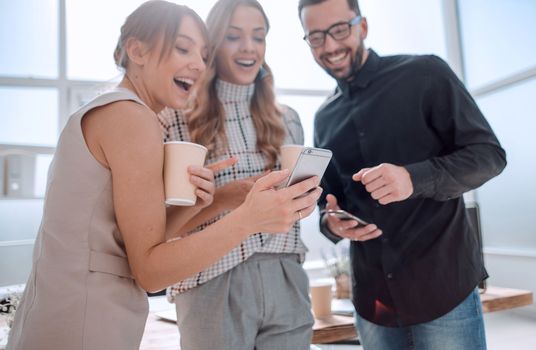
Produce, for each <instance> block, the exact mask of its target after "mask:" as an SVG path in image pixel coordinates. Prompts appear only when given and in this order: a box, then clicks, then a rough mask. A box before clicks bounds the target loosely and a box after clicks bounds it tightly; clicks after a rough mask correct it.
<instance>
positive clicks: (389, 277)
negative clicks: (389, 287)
mask: <svg viewBox="0 0 536 350" xmlns="http://www.w3.org/2000/svg"><path fill="white" fill-rule="evenodd" d="M393 277H394V275H393V274H392V273H391V272H389V273H388V274H387V279H388V280H392V279H393Z"/></svg>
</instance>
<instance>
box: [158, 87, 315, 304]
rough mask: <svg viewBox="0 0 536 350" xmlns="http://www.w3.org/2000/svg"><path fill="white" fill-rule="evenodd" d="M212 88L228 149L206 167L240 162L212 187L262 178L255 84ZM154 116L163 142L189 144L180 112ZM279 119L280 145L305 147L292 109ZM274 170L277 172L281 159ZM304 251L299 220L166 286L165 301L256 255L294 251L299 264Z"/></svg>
mask: <svg viewBox="0 0 536 350" xmlns="http://www.w3.org/2000/svg"><path fill="white" fill-rule="evenodd" d="M216 89H217V92H218V97H219V99H220V101H221V102H222V103H223V106H224V109H225V132H226V135H227V139H228V143H229V149H228V151H227V152H226V153H225V154H223V155H219V156H216V157H214V156H212V157H210V158H209V159H207V163H208V164H210V163H213V162H216V161H218V160H221V159H225V158H228V157H229V156H236V157H237V158H238V159H239V162H238V163H237V164H236V165H235V166H233V167H231V168H229V169H225V170H223V171H220V172H219V173H217V174H215V182H216V186H217V187H219V186H223V185H225V184H226V183H228V182H231V181H235V180H239V179H243V178H247V177H250V176H255V175H259V174H262V173H263V172H264V169H265V167H266V162H267V161H266V157H265V156H264V155H263V154H262V153H261V152H260V151H259V150H257V147H256V145H257V137H256V132H255V126H254V124H253V120H252V117H251V113H250V110H249V105H250V101H251V97H252V95H253V92H254V85H253V84H251V85H235V84H231V83H228V82H224V81H221V80H218V81H217V82H216ZM158 117H159V121H160V124H161V126H162V130H163V133H164V141H191V139H190V135H189V133H188V127H187V124H186V120H185V117H184V114H183V113H181V111H179V110H172V109H165V110H164V111H162V112H161V113H160V114H159V116H158ZM283 120H284V124H285V126H286V131H287V135H286V137H285V141H284V144H303V128H302V125H301V122H300V118H299V116H298V114H297V113H296V112H295V111H294V110H293V109H291V108H289V107H286V106H283ZM275 168H276V169H280V168H281V165H280V163H279V161H278V162H277V164H276V166H275ZM228 213H229V212H228V211H226V212H223V213H221V214H220V215H219V216H217V217H215V218H214V219H211V220H209V221H207V222H205V223H203V224H202V225H200V226H199V227H197V228H196V229H194V230H193V231H192V232H190V234H195V232H198V231H201V230H203V229H204V228H205V227H207V226H208V225H210V224H213V223H214V222H216V221H218V220H219V219H221V218H222V217H224V216H225V215H226V214H228ZM306 252H307V248H306V247H305V245H304V243H303V242H302V240H301V238H300V224H299V222H296V223H295V224H294V226H293V227H292V228H291V230H290V231H289V232H288V233H287V234H270V233H264V232H259V233H256V234H253V235H251V236H250V237H249V238H248V239H246V240H245V241H243V242H242V243H241V244H240V245H239V246H238V247H236V248H234V249H233V250H231V251H230V252H229V253H228V254H227V255H225V256H224V257H223V258H221V259H220V260H219V261H217V262H216V263H214V264H213V265H212V266H210V267H208V268H207V269H205V270H203V271H201V272H199V273H198V274H196V275H195V276H193V277H190V278H187V279H185V280H182V281H180V282H178V283H177V284H175V285H173V286H171V287H169V288H168V289H167V296H168V300H169V301H170V302H174V297H175V295H177V294H180V293H183V292H185V291H187V290H189V289H192V288H195V287H197V286H199V285H201V284H203V283H205V282H207V281H209V280H211V279H212V278H214V277H217V276H219V275H221V274H223V273H224V272H226V271H228V270H230V269H232V268H233V267H235V266H237V265H238V264H240V263H242V262H243V261H245V260H246V259H248V258H249V257H250V256H252V255H253V254H255V253H296V254H298V255H299V256H300V259H301V261H302V262H303V260H304V258H305V253H306Z"/></svg>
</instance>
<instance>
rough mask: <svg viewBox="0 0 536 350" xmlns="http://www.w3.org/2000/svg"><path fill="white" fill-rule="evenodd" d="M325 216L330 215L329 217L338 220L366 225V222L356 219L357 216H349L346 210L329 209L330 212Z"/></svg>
mask: <svg viewBox="0 0 536 350" xmlns="http://www.w3.org/2000/svg"><path fill="white" fill-rule="evenodd" d="M327 214H328V215H330V216H335V217H337V219H339V220H355V221H357V222H358V223H359V225H368V222H366V221H365V220H363V219H361V218H358V217H357V216H355V215H353V214H350V213H349V212H347V211H346V210H342V209H339V210H332V209H330V210H328V211H327Z"/></svg>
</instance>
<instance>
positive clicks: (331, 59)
mask: <svg viewBox="0 0 536 350" xmlns="http://www.w3.org/2000/svg"><path fill="white" fill-rule="evenodd" d="M349 52H350V50H344V51H339V52H336V53H334V54H331V55H326V56H325V57H324V60H325V61H326V62H327V63H329V64H331V65H337V64H340V63H342V62H343V61H344V59H345V58H346V56H348V54H349Z"/></svg>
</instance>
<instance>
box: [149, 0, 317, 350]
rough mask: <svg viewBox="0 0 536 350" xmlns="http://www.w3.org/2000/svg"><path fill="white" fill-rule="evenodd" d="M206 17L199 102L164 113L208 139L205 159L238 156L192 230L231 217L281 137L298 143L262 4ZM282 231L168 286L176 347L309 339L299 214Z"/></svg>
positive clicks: (302, 344) (189, 136)
mask: <svg viewBox="0 0 536 350" xmlns="http://www.w3.org/2000/svg"><path fill="white" fill-rule="evenodd" d="M207 27H208V33H209V40H210V43H211V45H212V47H211V50H210V51H211V54H210V57H209V62H208V72H207V81H206V90H204V91H199V94H198V98H197V104H196V106H195V107H196V108H195V109H193V110H191V111H181V110H165V111H164V112H163V113H162V114H161V115H160V119H161V122H162V124H163V126H164V130H165V133H166V139H167V140H187V141H191V140H193V141H194V142H198V143H201V144H203V145H205V146H207V147H208V148H209V150H210V153H209V158H210V161H219V160H221V159H225V158H227V157H230V156H231V157H236V158H238V163H237V164H236V165H235V166H234V167H232V168H229V169H227V170H225V171H223V172H220V173H219V174H217V175H216V177H215V181H216V186H217V190H216V194H215V197H214V202H213V203H212V204H211V205H210V206H208V207H207V208H205V209H204V210H203V211H202V212H201V213H200V214H199V215H197V216H196V217H195V218H193V219H192V221H190V222H189V224H188V227H189V228H190V229H192V230H191V231H190V232H188V233H187V234H189V235H188V237H191V236H195V235H197V234H198V233H197V232H198V231H199V230H202V229H203V228H204V227H206V226H207V225H210V224H211V223H213V222H219V221H221V220H224V219H226V218H228V214H227V213H229V211H230V210H232V209H233V208H235V207H236V206H238V205H240V204H241V203H242V201H243V200H244V195H245V193H247V191H248V190H249V188H250V186H251V184H252V183H253V180H254V179H255V178H256V177H258V176H260V175H262V174H263V173H264V172H265V171H267V170H274V169H278V168H279V167H280V164H279V152H280V147H281V145H283V144H290V143H292V144H302V143H303V130H302V127H301V124H300V120H299V118H298V115H297V114H296V112H295V111H293V110H292V109H290V108H288V107H285V106H280V105H278V104H277V103H276V101H275V97H274V88H273V77H272V74H271V71H270V68H269V67H268V65H267V64H266V62H265V50H266V41H265V38H266V35H267V34H268V30H269V23H268V19H267V17H266V14H265V12H264V10H263V8H262V7H261V5H260V4H259V3H258V2H257V1H255V0H220V1H218V2H217V3H216V4H215V5H214V7H213V8H212V10H211V12H210V14H209V15H208V18H207ZM258 210H259V211H263V210H264V208H262V207H259V208H258ZM198 225H199V226H198ZM196 226H197V227H196ZM287 231H288V232H287V233H286V234H283V235H274V234H270V233H267V231H259V232H258V233H256V234H254V235H252V236H250V237H248V238H247V239H246V240H244V241H242V242H241V243H240V245H239V246H237V247H236V248H235V249H233V250H232V251H231V252H230V253H228V254H227V255H226V256H225V257H223V258H222V259H220V260H219V261H217V262H216V263H214V264H212V265H211V266H210V267H208V268H206V269H204V270H203V271H201V272H199V273H198V274H196V275H195V276H193V277H191V278H187V279H183V280H180V282H178V283H177V284H175V285H174V286H173V287H171V288H169V289H168V297H169V298H170V300H171V301H172V302H175V304H176V309H177V323H178V327H179V331H180V334H181V348H182V349H184V350H194V349H228V350H240V349H244V350H246V349H248V350H252V349H257V350H264V349H293V350H295V349H309V344H310V341H311V336H312V325H313V317H312V315H311V312H310V301H309V297H308V279H307V275H306V274H305V271H304V270H303V268H302V265H301V264H302V262H303V260H304V256H305V253H306V251H307V249H306V247H305V245H304V244H303V242H302V240H301V239H300V227H299V223H296V224H295V225H293V226H292V227H291V228H290V230H287ZM229 233H230V232H228V231H225V230H221V234H223V235H226V234H229ZM178 281H179V280H178Z"/></svg>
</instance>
